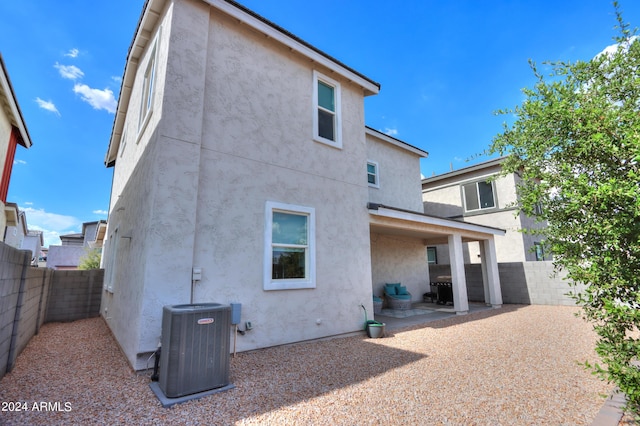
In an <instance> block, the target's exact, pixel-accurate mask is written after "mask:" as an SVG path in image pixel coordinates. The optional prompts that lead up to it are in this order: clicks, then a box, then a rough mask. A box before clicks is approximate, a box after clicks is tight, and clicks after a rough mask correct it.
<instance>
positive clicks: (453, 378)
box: [0, 305, 613, 426]
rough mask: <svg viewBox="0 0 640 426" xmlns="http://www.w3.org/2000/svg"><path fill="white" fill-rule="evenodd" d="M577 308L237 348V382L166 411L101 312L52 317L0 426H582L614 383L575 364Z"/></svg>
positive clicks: (590, 335)
mask: <svg viewBox="0 0 640 426" xmlns="http://www.w3.org/2000/svg"><path fill="white" fill-rule="evenodd" d="M576 312H577V309H576V308H572V307H559V306H520V305H505V306H504V307H503V308H502V309H499V310H491V311H484V312H478V313H474V314H470V315H466V316H459V317H453V318H450V319H446V320H440V321H435V322H430V323H426V324H424V325H422V326H414V327H412V328H410V329H403V330H396V331H394V332H393V334H392V335H391V336H388V337H385V338H383V339H368V338H366V336H364V332H363V333H362V336H352V337H345V338H338V339H331V340H324V341H318V342H312V343H301V344H297V345H288V346H281V347H276V348H269V349H263V350H258V351H253V352H247V353H239V354H237V356H236V357H235V358H232V360H231V379H232V382H233V384H235V386H236V388H235V389H233V390H230V391H227V392H223V393H219V394H215V395H212V396H208V397H205V398H203V399H200V400H197V401H190V402H187V403H184V404H180V405H176V406H173V407H172V408H169V409H165V408H162V407H161V406H160V404H159V402H158V400H157V398H156V397H155V395H154V394H153V392H152V391H151V390H150V388H149V379H148V377H147V376H145V375H143V374H136V373H134V372H132V371H131V369H130V367H129V366H128V364H127V362H126V360H125V358H124V356H123V355H122V354H121V352H120V350H119V348H118V346H117V344H116V342H115V340H114V339H113V337H112V335H111V334H110V331H109V329H108V328H107V326H106V325H105V323H104V321H103V320H102V318H94V319H89V320H82V321H77V322H73V323H65V324H60V323H52V324H46V325H45V326H44V327H42V329H41V331H40V334H39V335H37V336H35V337H34V338H33V339H32V340H31V342H30V343H29V345H28V346H27V348H26V349H25V350H24V352H23V353H22V354H21V355H20V356H19V357H18V360H17V363H16V366H15V368H14V370H13V371H12V372H11V373H10V374H8V375H6V376H5V377H4V378H3V379H2V381H0V401H2V402H3V403H9V402H25V403H26V406H27V408H28V410H27V411H21V412H16V411H13V412H7V411H4V412H0V423H2V424H16V425H39V424H42V425H57V424H65V425H71V424H77V425H91V424H128V425H133V424H138V425H142V424H145V425H164V424H193V425H196V424H197V425H200V424H214V425H218V424H219V425H222V424H260V425H329V424H331V425H367V424H371V425H379V424H387V425H396V424H406V425H492V426H494V425H585V424H590V423H591V421H592V420H593V419H594V418H595V416H596V415H597V413H598V411H599V409H600V407H601V406H602V404H603V401H604V395H609V394H610V392H611V390H612V388H613V387H612V386H611V385H608V384H606V383H603V382H601V381H600V380H599V379H598V378H596V377H595V376H593V375H591V374H590V373H589V372H588V371H585V370H584V368H583V367H582V366H580V365H579V364H578V361H580V362H582V361H585V360H589V361H592V362H593V361H595V360H596V355H595V353H594V351H593V347H594V341H595V334H594V332H593V331H592V327H591V326H590V325H589V324H587V323H586V322H584V321H583V320H582V319H580V318H577V317H576V316H575V315H574V314H575V313H576ZM34 402H35V403H37V404H36V405H37V406H39V404H40V402H45V403H49V408H58V409H59V411H34ZM56 402H59V404H58V405H57V407H56V404H55V403H56ZM3 408H6V405H3Z"/></svg>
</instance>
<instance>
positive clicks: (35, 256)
mask: <svg viewBox="0 0 640 426" xmlns="http://www.w3.org/2000/svg"><path fill="white" fill-rule="evenodd" d="M43 244H44V237H43V235H42V231H27V235H25V236H24V239H23V240H22V244H21V246H20V248H21V249H22V250H29V251H31V266H39V265H40V264H39V260H40V257H42V245H43Z"/></svg>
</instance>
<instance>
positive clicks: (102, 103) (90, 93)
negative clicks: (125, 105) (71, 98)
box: [73, 83, 117, 114]
mask: <svg viewBox="0 0 640 426" xmlns="http://www.w3.org/2000/svg"><path fill="white" fill-rule="evenodd" d="M73 91H74V92H75V93H77V94H79V95H80V97H81V98H82V100H83V101H85V102H87V103H88V104H89V105H91V106H92V107H93V108H94V109H98V110H100V109H104V110H106V111H107V112H110V113H111V114H114V113H115V112H116V106H117V102H116V98H115V97H114V96H113V91H111V90H110V89H104V90H100V89H92V88H91V87H89V86H87V85H86V84H80V83H76V85H75V86H73Z"/></svg>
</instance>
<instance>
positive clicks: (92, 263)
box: [78, 248, 102, 269]
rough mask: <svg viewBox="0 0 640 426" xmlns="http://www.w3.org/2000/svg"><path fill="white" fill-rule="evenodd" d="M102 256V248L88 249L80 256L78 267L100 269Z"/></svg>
mask: <svg viewBox="0 0 640 426" xmlns="http://www.w3.org/2000/svg"><path fill="white" fill-rule="evenodd" d="M101 257H102V249H99V248H93V249H87V250H86V251H85V254H84V255H83V256H82V257H81V258H80V263H79V264H78V269H100V258H101Z"/></svg>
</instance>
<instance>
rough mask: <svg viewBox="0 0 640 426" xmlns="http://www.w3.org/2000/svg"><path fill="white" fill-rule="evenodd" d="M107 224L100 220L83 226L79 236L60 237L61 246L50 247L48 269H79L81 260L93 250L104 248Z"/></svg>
mask: <svg viewBox="0 0 640 426" xmlns="http://www.w3.org/2000/svg"><path fill="white" fill-rule="evenodd" d="M106 227H107V222H106V221H104V220H99V221H95V222H85V223H83V224H82V232H81V233H79V234H67V235H60V241H61V242H62V244H61V245H50V246H49V250H48V253H47V268H51V269H78V265H79V264H80V260H81V259H82V257H83V256H85V255H86V254H87V252H88V251H89V250H91V249H94V248H98V249H100V248H101V247H102V241H103V239H104V234H105V231H106Z"/></svg>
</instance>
